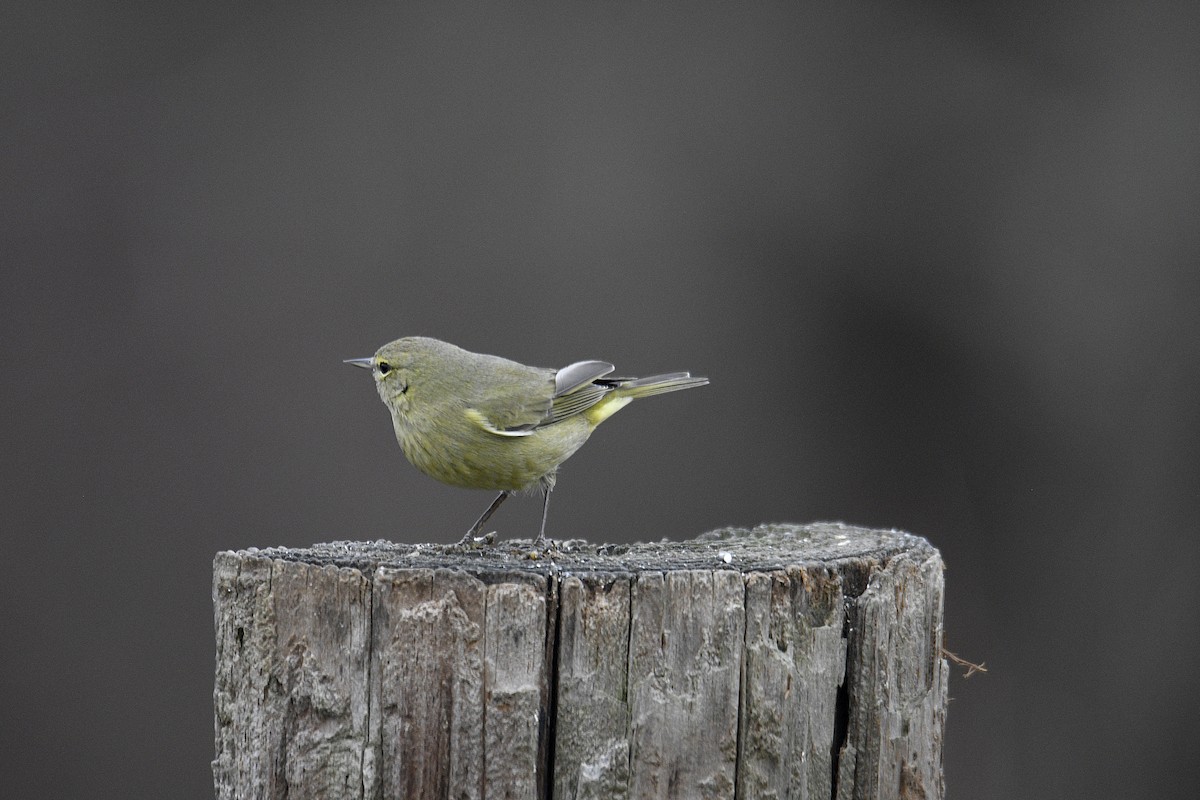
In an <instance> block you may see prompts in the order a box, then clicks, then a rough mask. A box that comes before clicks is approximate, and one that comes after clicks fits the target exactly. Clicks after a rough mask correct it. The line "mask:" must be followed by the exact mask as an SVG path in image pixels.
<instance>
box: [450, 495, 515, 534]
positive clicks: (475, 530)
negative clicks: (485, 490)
mask: <svg viewBox="0 0 1200 800" xmlns="http://www.w3.org/2000/svg"><path fill="white" fill-rule="evenodd" d="M507 499H508V492H501V493H500V494H498V495H496V499H495V500H493V501H492V504H491V505H490V506H488V507H487V510H486V511H484V512H483V515H482V516H480V517H479V519H477V520H475V524H474V525H472V526H471V530H469V531H467V535H466V536H464V537H462V539H460V540H459V541H458V545H459V547H462V546H463V545H468V544H470V543H471V541H472V540H473V539H474V538H475V537H476V536H478V535H479V532H480V531H481V530H483V523H485V522H487V521H488V518H489V517H491V516H492V514H495V513H496V509H497V508H499V507H500V504H501V503H503V502H504V501H505V500H507Z"/></svg>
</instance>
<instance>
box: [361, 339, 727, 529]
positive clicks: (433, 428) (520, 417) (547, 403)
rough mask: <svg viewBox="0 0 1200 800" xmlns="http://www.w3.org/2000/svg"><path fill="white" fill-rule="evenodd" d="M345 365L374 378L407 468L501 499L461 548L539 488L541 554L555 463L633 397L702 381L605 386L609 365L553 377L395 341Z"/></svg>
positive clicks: (441, 346)
mask: <svg viewBox="0 0 1200 800" xmlns="http://www.w3.org/2000/svg"><path fill="white" fill-rule="evenodd" d="M345 363H347V364H353V365H354V366H356V367H363V368H364V369H369V370H371V372H372V373H373V374H374V376H375V388H376V389H377V390H378V391H379V396H380V397H381V398H382V399H383V402H384V404H386V405H387V407H388V410H389V411H391V412H392V425H393V427H394V428H395V429H396V439H397V440H399V442H400V448H401V449H402V450H403V451H404V455H405V457H407V458H408V460H409V461H411V462H412V464H413V466H415V467H416V468H417V469H419V470H421V471H422V472H424V473H425V474H426V475H428V476H430V477H431V478H437V479H438V480H439V481H442V482H443V483H448V484H450V485H451V486H461V487H464V488H467V489H491V490H493V491H499V492H500V494H499V495H498V496H497V497H496V499H495V500H493V501H492V504H491V505H490V506H488V507H487V510H486V511H484V512H483V515H482V516H481V517H480V518H479V519H478V520H477V521H476V522H475V524H474V525H472V526H471V529H470V530H469V531H467V534H466V535H465V536H464V537H463V538H462V540H461V541H460V542H459V544H460V545H461V544H466V543H468V542H471V541H472V540H473V539H474V537H476V536H478V535H479V532H480V531H481V530H482V529H483V525H484V523H485V522H487V520H488V518H489V517H490V516H492V514H493V513H495V511H496V509H497V508H499V507H500V504H501V503H503V502H504V501H505V500H506V499H507V498H508V496H509V495H511V494H513V493H514V492H518V491H522V490H537V489H540V490H541V491H542V492H543V494H544V499H543V501H542V527H541V531H540V532H539V533H538V537H537V540H536V542H535V546H537V547H540V546H541V545H542V544H544V543H545V540H546V510H547V509H548V508H549V506H550V491H551V490H552V489H553V488H554V477H555V474H556V473H557V471H558V465H559V464H561V463H562V462H564V461H566V460H567V458H569V457H570V455H571V454H572V453H574V452H575V451H576V450H578V449H579V448H580V447H581V446H582V445H583V443H584V442H586V441H587V439H588V437H589V436H591V434H592V431H593V430H595V429H596V426H597V425H599V424H600V423H601V422H603V421H604V420H606V419H608V418H609V417H611V416H612V415H613V414H615V413H616V412H617V411H619V410H620V409H621V408H623V407H624V406H625V405H626V404H627V403H629V401H631V400H634V399H636V398H639V397H649V396H650V395H654V394H663V393H665V392H674V391H676V390H678V389H691V388H692V387H694V386H704V385H705V384H707V383H708V378H693V377H692V376H691V375H690V374H689V373H687V372H672V373H669V374H665V375H654V376H652V377H649V378H613V377H609V376H610V374H611V373H612V371H613V370H614V369H615V367H613V365H612V364H609V363H608V362H606V361H578V362H576V363H574V364H570V365H568V366H565V367H563V368H562V369H558V370H554V369H544V368H540V367H527V366H525V365H524V364H518V363H517V362H515V361H509V360H508V359H505V358H499V357H497V356H487V355H481V354H479V353H471V352H468V351H466V350H463V349H462V348H460V347H455V346H454V345H452V344H447V343H446V342H441V341H438V340H437V339H429V338H426V337H422V336H411V337H408V338H405V339H397V340H396V341H394V342H390V343H388V344H385V345H384V346H383V347H381V348H379V350H378V351H377V352H376V353H375V355H373V356H371V357H370V358H351V359H347V360H346V362H345Z"/></svg>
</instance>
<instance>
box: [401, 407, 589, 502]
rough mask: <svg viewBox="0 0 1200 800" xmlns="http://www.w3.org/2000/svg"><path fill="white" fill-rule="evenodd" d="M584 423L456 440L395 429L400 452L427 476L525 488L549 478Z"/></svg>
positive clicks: (582, 436) (584, 431)
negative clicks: (468, 439) (520, 434)
mask: <svg viewBox="0 0 1200 800" xmlns="http://www.w3.org/2000/svg"><path fill="white" fill-rule="evenodd" d="M590 432H591V429H590V427H589V426H588V425H587V424H586V423H584V422H583V420H579V424H575V423H573V422H571V421H569V420H568V421H565V422H563V423H559V424H557V425H550V426H547V427H545V428H539V429H537V430H536V431H534V432H533V433H532V434H530V435H528V436H499V435H489V436H488V437H487V438H483V439H480V438H479V437H478V436H476V437H473V439H472V441H466V442H464V441H461V440H457V439H455V438H454V437H451V436H446V435H445V434H444V433H443V434H441V435H433V436H428V435H421V434H420V433H419V432H416V431H404V432H403V434H401V432H400V431H397V434H398V436H397V438H398V439H399V441H400V447H401V449H402V450H403V451H404V455H405V457H407V458H408V460H409V461H410V462H412V464H413V466H415V467H416V468H417V469H419V470H421V471H422V472H424V473H425V474H426V475H428V476H429V477H431V478H436V479H437V480H439V481H441V482H442V483H447V484H450V485H451V486H460V487H463V488H467V489H490V490H493V491H520V490H522V489H531V488H534V487H536V486H537V485H538V484H539V483H540V482H542V481H544V480H547V479H550V480H552V478H553V475H554V472H555V470H557V469H558V465H559V464H561V463H562V462H563V461H565V460H566V459H567V458H568V457H569V456H570V455H571V454H572V453H574V452H575V451H576V450H578V449H579V447H580V446H581V445H582V444H583V443H584V442H585V441H587V438H588V434H589V433H590Z"/></svg>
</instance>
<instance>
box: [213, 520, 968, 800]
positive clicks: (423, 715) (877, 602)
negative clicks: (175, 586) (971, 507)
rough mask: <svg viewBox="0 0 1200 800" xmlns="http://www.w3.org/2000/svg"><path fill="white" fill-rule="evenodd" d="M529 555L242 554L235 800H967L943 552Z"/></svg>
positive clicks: (797, 534) (219, 592)
mask: <svg viewBox="0 0 1200 800" xmlns="http://www.w3.org/2000/svg"><path fill="white" fill-rule="evenodd" d="M520 544H521V543H520V542H501V543H498V544H497V545H496V546H495V547H493V548H490V549H482V550H478V551H469V552H461V551H460V552H455V551H452V550H449V549H448V548H445V547H440V546H434V545H417V546H413V545H398V544H390V543H386V542H375V543H361V542H333V543H330V544H322V545H316V546H314V547H312V548H309V549H305V550H288V549H269V550H248V551H241V552H236V553H234V552H225V553H219V554H218V555H217V557H216V561H215V564H214V577H213V600H214V604H215V615H216V634H217V674H216V690H215V693H214V696H215V704H216V748H217V755H216V760H215V761H214V762H213V772H214V778H215V783H216V789H217V796H218V797H219V798H285V797H286V798H291V799H293V800H294V799H295V798H341V797H354V798H455V799H456V800H457V799H458V798H543V799H544V798H601V799H603V800H613V799H614V798H629V800H634V799H635V798H636V799H638V800H640V798H730V800H732V799H733V798H735V797H737V798H745V800H751V799H752V798H779V799H781V800H782V798H790V799H791V800H800V799H802V798H819V800H830V799H831V798H833V800H849V799H850V798H856V799H857V798H905V800H913V799H915V798H940V797H942V796H943V780H942V733H943V729H944V722H945V709H946V677H947V665H946V662H945V661H944V660H943V658H942V654H941V653H942V651H941V642H942V590H943V583H942V561H941V558H940V556H939V555H938V552H937V551H936V550H935V549H934V548H933V547H931V546H930V545H929V543H928V542H926V541H925V540H924V539H920V538H917V537H915V536H911V535H909V534H905V533H900V532H896V531H876V530H864V529H861V528H851V527H847V526H843V525H836V524H820V525H810V526H803V527H801V526H792V525H770V526H763V527H759V528H755V529H753V530H722V531H715V532H713V533H710V534H705V535H703V536H701V537H699V538H698V539H695V540H693V541H687V542H661V543H657V544H638V545H628V546H626V545H608V546H596V545H591V544H588V543H586V542H579V541H573V542H566V543H562V544H561V545H560V552H559V553H557V554H555V555H554V556H553V557H552V558H542V559H539V560H531V559H530V558H528V553H527V552H523V551H522V550H521V549H520V547H519V545H520Z"/></svg>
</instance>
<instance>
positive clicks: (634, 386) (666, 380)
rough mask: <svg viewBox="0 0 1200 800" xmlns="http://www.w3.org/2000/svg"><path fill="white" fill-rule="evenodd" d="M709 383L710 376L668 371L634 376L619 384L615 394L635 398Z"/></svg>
mask: <svg viewBox="0 0 1200 800" xmlns="http://www.w3.org/2000/svg"><path fill="white" fill-rule="evenodd" d="M707 383H708V378H693V377H692V376H691V373H688V372H668V373H666V374H663V375H651V376H650V377H648V378H634V379H633V380H631V381H625V382H623V383H621V384H620V385H619V386H617V391H616V392H615V394H617V395H619V396H621V397H628V398H629V399H630V400H633V399H635V398H638V397H650V396H651V395H656V394H666V393H667V392H677V391H679V390H680V389H691V388H693V387H696V386H704V385H706V384H707Z"/></svg>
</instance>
